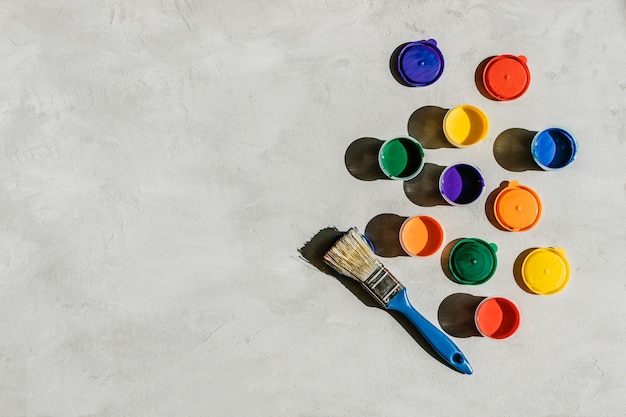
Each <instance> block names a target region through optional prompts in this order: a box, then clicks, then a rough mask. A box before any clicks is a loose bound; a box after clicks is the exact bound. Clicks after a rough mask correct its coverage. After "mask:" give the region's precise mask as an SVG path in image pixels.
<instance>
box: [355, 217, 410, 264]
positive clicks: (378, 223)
mask: <svg viewBox="0 0 626 417" xmlns="http://www.w3.org/2000/svg"><path fill="white" fill-rule="evenodd" d="M407 218H408V217H402V216H398V215H396V214H391V213H383V214H379V215H377V216H375V217H373V218H372V219H371V220H370V221H369V222H368V223H367V226H365V236H367V238H368V239H369V240H370V242H371V243H372V245H373V246H374V251H375V252H376V255H378V256H381V257H383V258H395V257H396V256H409V255H408V254H407V253H406V252H405V251H404V249H402V246H401V245H400V238H399V236H400V227H402V223H404V221H405V220H406V219H407Z"/></svg>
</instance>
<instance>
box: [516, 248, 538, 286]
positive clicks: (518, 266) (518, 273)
mask: <svg viewBox="0 0 626 417" xmlns="http://www.w3.org/2000/svg"><path fill="white" fill-rule="evenodd" d="M535 249H537V248H529V249H526V250H525V251H523V252H522V253H520V254H519V255H518V257H517V258H515V262H514V263H513V277H514V278H515V282H516V283H517V285H518V286H519V287H520V288H521V289H522V290H523V291H525V292H527V293H528V294H533V295H534V294H535V293H534V292H532V291H531V290H530V288H528V286H527V285H526V283H525V282H524V278H522V264H523V263H524V259H526V257H527V256H528V255H530V253H531V252H532V251H534V250H535Z"/></svg>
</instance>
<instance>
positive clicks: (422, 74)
mask: <svg viewBox="0 0 626 417" xmlns="http://www.w3.org/2000/svg"><path fill="white" fill-rule="evenodd" d="M443 66H444V63H443V54H442V53H441V51H440V50H439V48H438V47H437V41H436V40H434V39H428V40H422V41H416V42H411V43H408V44H406V45H405V46H404V48H402V50H401V51H400V53H399V54H398V72H399V73H400V77H401V78H402V80H403V81H404V82H405V83H406V84H407V85H409V86H412V87H424V86H427V85H430V84H432V83H434V82H435V81H437V80H438V79H439V77H441V74H442V73H443Z"/></svg>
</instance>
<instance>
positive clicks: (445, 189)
mask: <svg viewBox="0 0 626 417" xmlns="http://www.w3.org/2000/svg"><path fill="white" fill-rule="evenodd" d="M484 189H485V178H484V177H483V175H482V174H481V172H480V170H479V169H478V168H477V167H475V166H474V165H471V164H466V163H460V164H454V165H450V166H449V167H447V168H446V169H444V170H443V172H442V173H441V176H440V177H439V192H440V193H441V196H442V197H443V199H444V200H446V201H447V202H448V203H449V204H451V205H453V206H462V205H465V204H469V203H473V202H474V201H476V200H478V198H479V197H480V196H481V194H482V193H483V191H484Z"/></svg>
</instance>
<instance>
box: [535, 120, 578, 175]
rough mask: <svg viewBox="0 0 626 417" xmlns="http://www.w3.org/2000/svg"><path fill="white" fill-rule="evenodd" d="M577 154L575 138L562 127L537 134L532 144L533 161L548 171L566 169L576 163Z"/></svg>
mask: <svg viewBox="0 0 626 417" xmlns="http://www.w3.org/2000/svg"><path fill="white" fill-rule="evenodd" d="M577 152H578V145H577V144H576V139H574V136H572V134H571V133H570V132H568V131H567V130H565V129H563V128H560V127H549V128H547V129H544V130H542V131H541V132H537V134H536V135H535V137H534V138H533V140H532V142H531V144H530V153H531V155H532V156H533V159H534V160H535V162H536V163H537V165H539V166H540V167H541V168H542V169H544V170H546V171H553V170H557V169H561V168H565V167H566V166H568V165H569V164H571V163H572V162H574V159H576V154H577Z"/></svg>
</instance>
